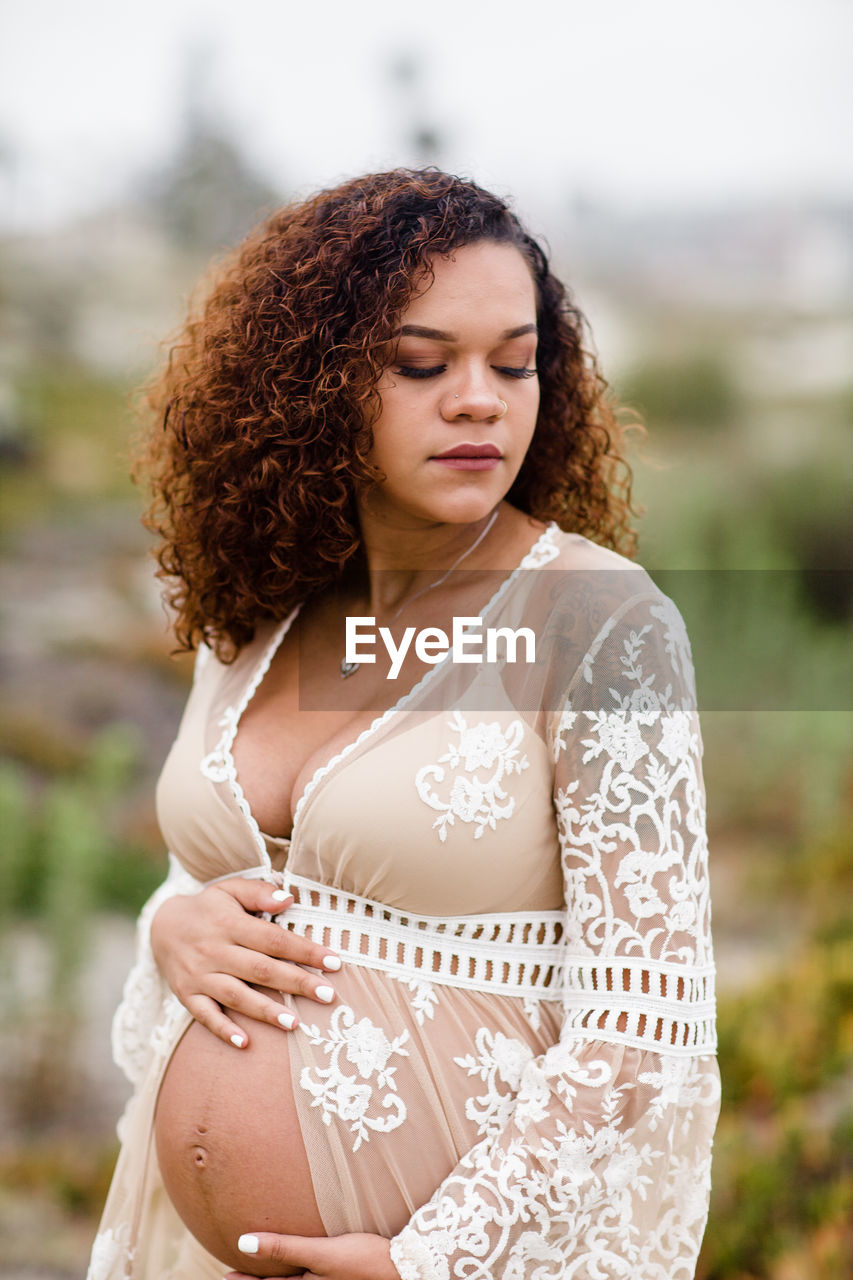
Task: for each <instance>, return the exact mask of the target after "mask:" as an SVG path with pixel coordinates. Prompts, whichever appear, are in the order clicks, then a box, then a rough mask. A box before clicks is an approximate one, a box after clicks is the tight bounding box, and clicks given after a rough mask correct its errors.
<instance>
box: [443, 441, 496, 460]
mask: <svg viewBox="0 0 853 1280" xmlns="http://www.w3.org/2000/svg"><path fill="white" fill-rule="evenodd" d="M502 457H503V454H502V453H501V451H500V449H499V448H498V446H497V445H496V444H491V443H487V444H468V443H467V441H466V442H465V443H463V444H455V445H454V446H453V448H452V449H445V451H444V453H436V454H434V455H433V460H434V461H436V462H445V461H447V460H448V459H449V458H450V459H452V458H473V459H482V458H492V459H494V460H497V459H499V458H502Z"/></svg>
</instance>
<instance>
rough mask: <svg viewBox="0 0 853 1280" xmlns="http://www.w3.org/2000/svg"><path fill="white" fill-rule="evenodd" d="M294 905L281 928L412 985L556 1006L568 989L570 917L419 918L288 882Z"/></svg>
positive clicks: (311, 884)
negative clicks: (565, 939) (545, 1000)
mask: <svg viewBox="0 0 853 1280" xmlns="http://www.w3.org/2000/svg"><path fill="white" fill-rule="evenodd" d="M285 887H286V888H287V889H288V890H289V891H290V892H291V893H292V894H293V897H294V904H293V906H292V907H289V908H288V909H287V911H285V912H283V913H282V914H281V915H280V916H276V917H275V920H276V922H277V923H278V924H280V925H281V926H282V928H285V929H292V930H294V931H295V932H296V933H299V934H304V935H305V936H307V937H311V938H313V939H314V940H315V941H316V940H319V941H321V942H322V943H323V945H324V946H327V947H330V948H332V949H333V950H335V951H339V952H340V953H341V955H344V956H346V961H347V963H348V964H360V965H364V966H365V967H366V968H370V969H380V970H382V971H383V972H386V973H391V974H392V975H393V976H394V977H398V978H401V979H402V980H404V981H407V982H411V981H417V980H419V979H420V980H423V979H424V978H425V977H426V978H427V979H428V981H429V982H430V983H437V984H439V985H442V986H451V987H465V988H466V989H468V990H473V991H490V992H495V993H498V994H500V995H507V996H527V997H530V996H537V995H538V996H544V995H547V994H550V996H551V998H552V999H556V998H557V993H558V992H559V990H560V987H561V984H562V981H563V964H562V960H563V954H564V950H563V947H562V946H561V943H560V939H561V938H562V935H563V912H562V911H541V912H538V913H536V914H522V913H520V912H519V913H514V912H513V913H509V912H507V913H504V914H500V915H492V916H451V917H449V918H448V919H444V918H442V917H439V916H416V915H411V914H404V913H403V912H401V911H396V910H394V909H393V908H391V907H386V906H385V905H384V904H383V903H381V902H376V901H374V900H373V899H371V898H361V897H356V896H355V895H353V894H347V893H343V892H341V891H340V890H338V889H332V888H329V887H328V886H327V885H324V884H320V883H319V882H318V881H315V880H308V879H305V878H304V877H302V876H288V875H285Z"/></svg>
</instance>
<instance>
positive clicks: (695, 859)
mask: <svg viewBox="0 0 853 1280" xmlns="http://www.w3.org/2000/svg"><path fill="white" fill-rule="evenodd" d="M483 617H484V619H486V620H487V621H488V622H489V625H495V626H513V627H518V626H521V625H526V626H530V627H532V628H533V629H534V630H535V633H536V635H537V642H539V641H541V644H539V643H538V647H537V662H536V664H535V665H533V666H528V665H525V664H523V663H516V664H515V665H510V664H505V665H503V666H496V665H487V664H482V665H480V666H476V667H472V666H459V665H456V664H453V663H450V662H444V663H442V664H440V665H438V666H435V667H433V668H432V669H431V670H430V671H429V673H428V674H427V675H426V676H425V677H424V678H423V679H422V680H421V681H420V683H419V684H418V685H416V686H415V687H414V689H412V690H411V691H410V692H409V693H408V694H406V695H405V696H404V697H403V698H401V699H400V701H399V702H398V703H396V704H395V705H394V706H392V707H390V708H389V710H388V711H387V712H386V713H385V714H384V715H382V716H380V717H379V718H378V719H377V720H375V721H374V722H373V723H372V724H371V725H370V726H368V727H367V728H366V729H365V731H364V732H363V733H361V734H360V735H359V736H358V737H357V738H356V740H354V741H353V742H352V743H351V744H350V745H349V746H347V747H346V748H345V750H344V751H342V752H340V753H338V755H336V756H335V757H334V758H333V759H332V760H331V761H329V762H328V763H327V764H326V765H325V766H323V767H322V768H321V769H319V770H318V771H317V773H316V774H315V776H314V778H313V779H312V781H311V783H309V785H308V787H307V788H306V790H305V793H304V795H303V797H302V799H301V800H300V802H299V806H298V809H297V812H296V817H295V825H294V830H293V834H292V839H291V840H290V841H283V840H272V839H270V838H269V837H265V836H263V835H262V833H261V832H260V831H259V830H258V828H257V824H256V823H255V821H254V818H253V817H252V814H251V812H250V810H249V807H248V805H247V803H246V800H245V796H244V795H243V792H242V788H241V786H240V781H239V779H238V778H237V776H236V771H235V768H234V763H233V757H232V750H231V749H232V747H233V743H234V739H235V736H236V733H237V732H238V729H239V718H240V715H241V714H242V711H243V710H244V709H245V707H246V706H247V705H248V702H249V701H250V699H251V697H252V696H253V694H254V692H255V690H256V689H257V687H258V686H259V684H260V682H261V680H262V679H263V676H264V674H265V672H266V670H267V667H268V665H269V662H270V661H271V659H272V657H273V655H274V653H275V652H276V649H277V646H278V644H279V643H280V642H281V639H282V636H283V634H284V633H285V631H286V629H287V627H288V626H289V625H290V624H291V621H292V619H286V620H285V621H284V622H283V623H282V624H280V625H278V626H277V627H274V628H273V627H267V628H264V629H263V630H262V631H261V632H260V633H259V635H258V637H257V638H256V640H255V641H254V642H253V643H252V644H251V645H249V646H247V648H246V649H245V650H244V651H243V652H242V653H241V654H240V656H239V658H238V660H237V662H235V663H234V664H233V665H231V666H230V667H224V666H222V665H221V664H220V663H218V662H217V661H216V659H215V658H214V657H213V656H211V655H209V654H205V656H204V658H202V659H201V660H200V661H199V664H198V666H197V676H196V681H195V684H194V687H193V691H192V694H191V696H190V699H189V702H188V705H187V710H186V713H185V716H184V719H183V722H182V724H181V728H180V731H179V734H178V738H177V740H176V743H175V745H174V747H173V750H172V752H171V753H170V756H169V758H168V760H167V762H166V765H165V768H164V771H163V775H162V778H161V782H160V785H159V788H158V811H159V815H160V822H161V827H162V829H163V834H164V836H165V838H166V841H167V843H168V845H169V847H170V848H171V850H172V854H173V861H172V869H171V872H170V878H169V879H168V880H167V882H166V883H165V884H164V886H162V887H161V889H160V890H159V891H158V894H157V895H155V900H152V903H151V904H149V906H148V907H147V908H146V910H145V911H143V913H142V916H141V918H140V931H139V948H140V949H139V959H138V964H137V966H136V968H135V970H134V972H133V973H132V974H131V976H130V978H129V979H128V984H127V987H126V991H125V999H124V1002H123V1004H122V1006H121V1008H120V1010H119V1012H118V1014H117V1017H116V1024H115V1051H116V1057H117V1060H118V1061H119V1062H120V1064H121V1065H122V1066H123V1068H124V1069H125V1070H126V1071H127V1073H128V1074H129V1076H130V1078H131V1079H132V1080H133V1081H134V1083H135V1085H136V1093H135V1094H134V1097H133V1099H132V1100H131V1102H130V1104H129V1107H128V1110H127V1112H126V1115H125V1117H124V1118H123V1122H122V1126H121V1135H122V1138H123V1146H122V1151H121V1154H120V1158H119V1163H118V1166H117V1169H116V1174H115V1177H114V1181H113V1185H112V1188H111V1191H110V1195H109V1198H108V1201H107V1205H106V1208H105V1212H104V1218H103V1222H102V1224H101V1230H100V1232H99V1235H98V1238H97V1241H96V1244H95V1249H94V1253H93V1260H92V1265H91V1268H90V1271H89V1280H119V1278H121V1280H141V1278H144V1280H154V1277H158V1278H159V1277H162V1276H167V1275H168V1276H174V1277H175V1280H177V1277H178V1276H181V1275H183V1274H186V1275H192V1276H199V1277H206V1276H207V1274H208V1271H207V1270H205V1267H207V1265H208V1261H210V1262H211V1263H212V1260H206V1261H202V1260H200V1259H201V1255H200V1254H199V1253H198V1252H196V1253H195V1254H192V1252H191V1253H190V1255H189V1256H192V1257H193V1259H194V1261H193V1265H192V1267H191V1268H190V1269H187V1264H186V1262H181V1257H182V1251H183V1252H184V1255H186V1251H187V1250H188V1249H189V1250H191V1251H192V1246H191V1244H190V1243H189V1242H188V1240H187V1233H186V1231H185V1230H184V1229H183V1227H182V1226H181V1224H180V1222H179V1221H178V1219H177V1217H176V1216H175V1214H174V1212H173V1211H172V1210H171V1207H170V1205H169V1204H168V1201H167V1199H166V1197H165V1195H164V1193H163V1190H162V1186H161V1184H160V1182H159V1175H158V1171H157V1167H156V1155H155V1153H154V1149H153V1143H152V1141H151V1131H152V1117H153V1111H154V1106H155V1103H156V1097H157V1091H158V1088H159V1082H160V1080H161V1079H162V1076H163V1072H164V1070H165V1069H166V1068H167V1065H168V1061H169V1058H170V1055H171V1053H172V1051H173V1049H174V1046H175V1044H176V1043H177V1041H178V1039H179V1037H180V1035H181V1034H182V1032H183V1031H184V1030H185V1029H186V1027H187V1025H188V1023H189V1016H188V1015H187V1014H186V1013H185V1011H183V1010H182V1008H181V1007H180V1005H179V1004H178V1003H177V1001H176V1000H175V998H174V997H173V996H171V995H170V994H169V993H168V992H166V991H165V990H164V987H163V983H162V980H161V979H160V978H159V975H158V974H157V971H156V968H155V966H154V964H153V960H152V957H151V954H150V949H149V947H148V943H147V928H148V923H149V921H150V917H151V915H152V914H153V910H154V909H155V907H156V905H157V902H159V901H161V900H162V898H163V897H164V896H165V895H168V894H169V893H171V892H187V891H192V890H193V889H194V888H198V887H200V885H201V884H202V883H204V882H206V881H209V880H210V879H212V878H215V877H217V876H223V875H229V874H235V873H244V874H245V873H248V874H252V875H263V876H268V877H276V875H277V873H281V876H282V878H283V881H284V883H285V884H286V885H287V884H289V885H290V886H291V887H292V888H293V891H294V893H295V896H296V898H297V904H296V905H295V906H294V907H293V908H292V909H291V910H290V911H288V912H286V913H285V914H284V915H283V916H282V917H281V921H280V922H281V924H282V925H283V927H287V928H295V929H297V930H298V931H299V932H307V933H309V934H313V936H315V937H322V938H324V940H325V941H326V943H327V944H328V945H331V946H334V947H336V949H339V950H341V951H342V952H343V954H344V955H345V963H344V967H343V969H342V971H341V973H340V974H337V975H335V987H336V990H337V992H338V996H339V998H338V1000H337V1002H336V1003H335V1004H334V1005H333V1006H331V1007H329V1008H324V1007H321V1006H319V1005H317V1004H316V1003H314V1002H309V1001H304V1000H296V1001H295V1002H294V1003H295V1005H296V1007H297V1008H298V1012H299V1015H300V1019H301V1025H300V1026H299V1027H298V1028H297V1029H296V1031H294V1032H293V1033H292V1034H291V1035H290V1036H288V1037H286V1047H283V1050H282V1052H283V1053H287V1054H288V1057H289V1063H290V1079H291V1086H292V1090H293V1097H294V1100H295V1103H296V1106H297V1108H298V1112H299V1116H300V1122H301V1132H302V1136H303V1141H304V1143H305V1148H306V1152H307V1154H308V1157H309V1163H310V1167H311V1171H312V1181H313V1184H314V1192H315V1196H316V1199H317V1204H318V1207H319V1209H320V1213H321V1216H322V1219H323V1222H324V1225H325V1227H326V1230H327V1232H328V1233H329V1234H338V1233H341V1232H346V1231H376V1232H379V1233H380V1234H383V1235H387V1236H389V1237H392V1238H393V1239H392V1257H393V1259H394V1261H395V1264H396V1266H397V1268H398V1270H399V1272H400V1275H401V1277H402V1280H475V1278H480V1277H482V1280H487V1278H488V1280H528V1278H529V1280H551V1278H552V1277H554V1278H556V1277H574V1278H577V1280H580V1278H581V1277H584V1278H586V1277H590V1278H592V1277H597V1278H601V1277H617V1276H620V1277H622V1276H630V1277H632V1278H635V1280H645V1278H648V1280H652V1277H654V1278H655V1280H662V1278H663V1277H666V1278H667V1280H688V1277H691V1276H692V1275H693V1274H694V1268H695V1261H696V1256H697V1253H698V1249H699V1244H700V1242H701V1237H702V1232H703V1229H704V1224H705V1219H706V1215H707V1204H708V1193H709V1187H710V1160H711V1143H712V1135H713V1130H714V1125H715V1122H716V1116H717V1110H718V1105H719V1078H718V1074H717V1068H716V1061H715V1057H714V1052H715V1039H714V993H713V957H712V952H711V939H710V906H709V897H708V876H707V848H706V841H705V826H704V816H705V815H704V792H703V787H702V777H701V739H700V735H699V727H698V721H697V717H696V705H695V690H694V684H693V673H692V667H691V660H690V651H689V645H688V642H687V637H686V635H685V633H684V628H683V624H682V622H681V619H680V617H679V615H678V613H677V610H676V609H675V608H674V606H673V605H672V603H671V602H670V601H668V600H667V599H666V598H665V597H664V596H662V595H661V593H660V592H659V591H658V590H657V589H656V588H655V587H654V585H653V583H652V582H651V580H650V579H649V578H648V576H647V575H646V574H645V573H644V572H643V571H642V570H640V569H638V568H637V567H636V566H633V565H630V564H629V562H627V561H624V560H622V559H621V558H620V557H618V556H615V555H613V554H612V553H610V552H607V551H603V550H602V549H600V548H597V547H595V546H593V544H591V543H589V542H588V541H586V540H585V539H583V538H580V537H578V536H577V535H571V534H563V533H561V532H560V531H559V530H558V529H557V528H556V526H553V525H552V526H549V528H548V530H547V531H546V532H545V534H543V535H542V537H540V538H539V539H538V540H537V542H536V543H535V545H534V546H533V548H532V549H531V551H530V553H529V554H528V555H527V556H526V557H525V559H524V560H523V561H522V563H521V565H520V566H519V568H518V569H517V570H516V571H515V573H513V574H512V575H510V576H509V577H507V578H506V580H505V581H504V582H503V584H502V585H501V587H500V589H499V590H498V591H497V592H496V593H495V595H494V596H493V597H492V599H491V600H490V602H489V603H488V605H487V606H486V607H485V608H484V611H483ZM537 959H539V960H540V963H537ZM283 1039H284V1037H283ZM213 1265H214V1266H218V1267H219V1270H218V1271H217V1272H215V1271H214V1270H210V1275H214V1274H221V1265H220V1264H213ZM175 1268H177V1270H176V1269H175Z"/></svg>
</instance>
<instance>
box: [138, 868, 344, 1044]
mask: <svg viewBox="0 0 853 1280" xmlns="http://www.w3.org/2000/svg"><path fill="white" fill-rule="evenodd" d="M281 892H282V891H281V890H276V889H275V888H274V887H273V886H272V885H270V884H268V883H266V882H265V881H263V880H246V879H243V878H242V877H240V876H232V877H230V878H229V879H227V880H221V881H219V882H217V883H216V884H212V885H208V887H207V888H206V889H202V890H201V891H200V892H199V893H194V894H190V895H189V896H187V895H184V894H176V895H175V896H174V897H172V898H168V899H167V900H166V901H165V902H164V903H162V905H161V906H160V907H159V908H158V909H157V912H156V913H155V915H154V919H153V920H152V922H151V947H152V950H153V952H154V958H155V960H156V961H157V966H158V968H159V970H160V972H161V973H162V974H163V977H164V978H165V979H166V982H167V983H168V984H169V987H170V988H171V990H172V991H173V992H174V993H175V995H176V996H177V997H178V999H179V1000H180V1002H181V1004H182V1005H183V1006H184V1008H185V1009H187V1010H188V1012H189V1013H191V1014H192V1016H193V1017H194V1018H195V1020H196V1021H197V1022H200V1023H202V1025H203V1026H205V1027H207V1029H208V1030H209V1031H212V1032H213V1034H214V1035H215V1036H218V1037H219V1039H220V1040H225V1041H226V1042H228V1043H230V1044H233V1045H234V1046H235V1047H236V1048H238V1049H244V1048H246V1046H247V1045H248V1043H249V1038H248V1034H247V1032H246V1030H245V1028H244V1027H242V1026H239V1025H238V1024H237V1023H236V1022H234V1021H233V1020H232V1019H231V1018H229V1017H228V1015H227V1013H226V1012H225V1010H227V1009H228V1010H233V1011H234V1012H235V1013H240V1014H244V1015H245V1016H246V1017H248V1018H254V1019H256V1020H258V1021H260V1022H271V1023H272V1024H273V1025H274V1026H278V1027H283V1028H284V1029H285V1030H288V1031H290V1030H292V1029H293V1027H295V1026H296V1025H297V1022H298V1019H297V1018H296V1016H295V1015H294V1014H293V1013H291V1011H290V1010H289V1009H285V1008H284V1007H283V1006H282V1004H281V1003H280V1002H278V1001H277V1000H274V999H273V998H272V996H270V995H265V994H264V993H263V992H262V991H257V990H255V987H256V986H258V987H265V988H267V989H268V990H272V991H281V992H286V993H287V994H289V995H300V996H307V997H308V998H309V999H313V1000H318V1001H320V1003H322V1004H331V1002H332V1000H334V998H335V993H334V990H333V988H332V987H331V986H330V985H329V983H328V982H327V981H324V979H323V977H322V976H320V977H318V976H317V975H316V974H312V973H309V972H307V971H306V970H305V969H303V968H301V967H300V966H301V965H309V966H311V968H314V969H326V970H332V971H336V970H338V969H340V967H341V959H340V956H337V955H335V953H334V952H332V951H330V950H329V948H328V947H323V946H320V945H319V944H318V943H316V942H309V941H308V939H307V938H303V937H301V936H300V935H299V934H296V933H292V932H291V931H290V930H289V929H282V928H281V926H280V925H277V924H273V923H272V921H269V920H260V919H258V917H257V916H256V915H252V914H251V913H252V912H256V911H265V912H269V913H270V914H273V915H278V914H279V913H280V912H282V911H285V910H286V909H287V907H288V906H290V905H291V903H292V901H293V899H292V897H291V895H290V894H287V895H285V897H284V898H283V899H282V897H281ZM276 893H278V894H279V897H275V896H274V894H276ZM250 984H252V985H250Z"/></svg>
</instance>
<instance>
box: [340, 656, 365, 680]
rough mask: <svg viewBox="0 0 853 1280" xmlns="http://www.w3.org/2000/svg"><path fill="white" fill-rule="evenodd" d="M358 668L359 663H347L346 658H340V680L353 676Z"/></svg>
mask: <svg viewBox="0 0 853 1280" xmlns="http://www.w3.org/2000/svg"><path fill="white" fill-rule="evenodd" d="M360 666H361V663H360V662H347V660H346V658H341V679H342V680H346V678H347V676H351V675H354V674H355V672H356V671H358V669H359V667H360Z"/></svg>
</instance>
